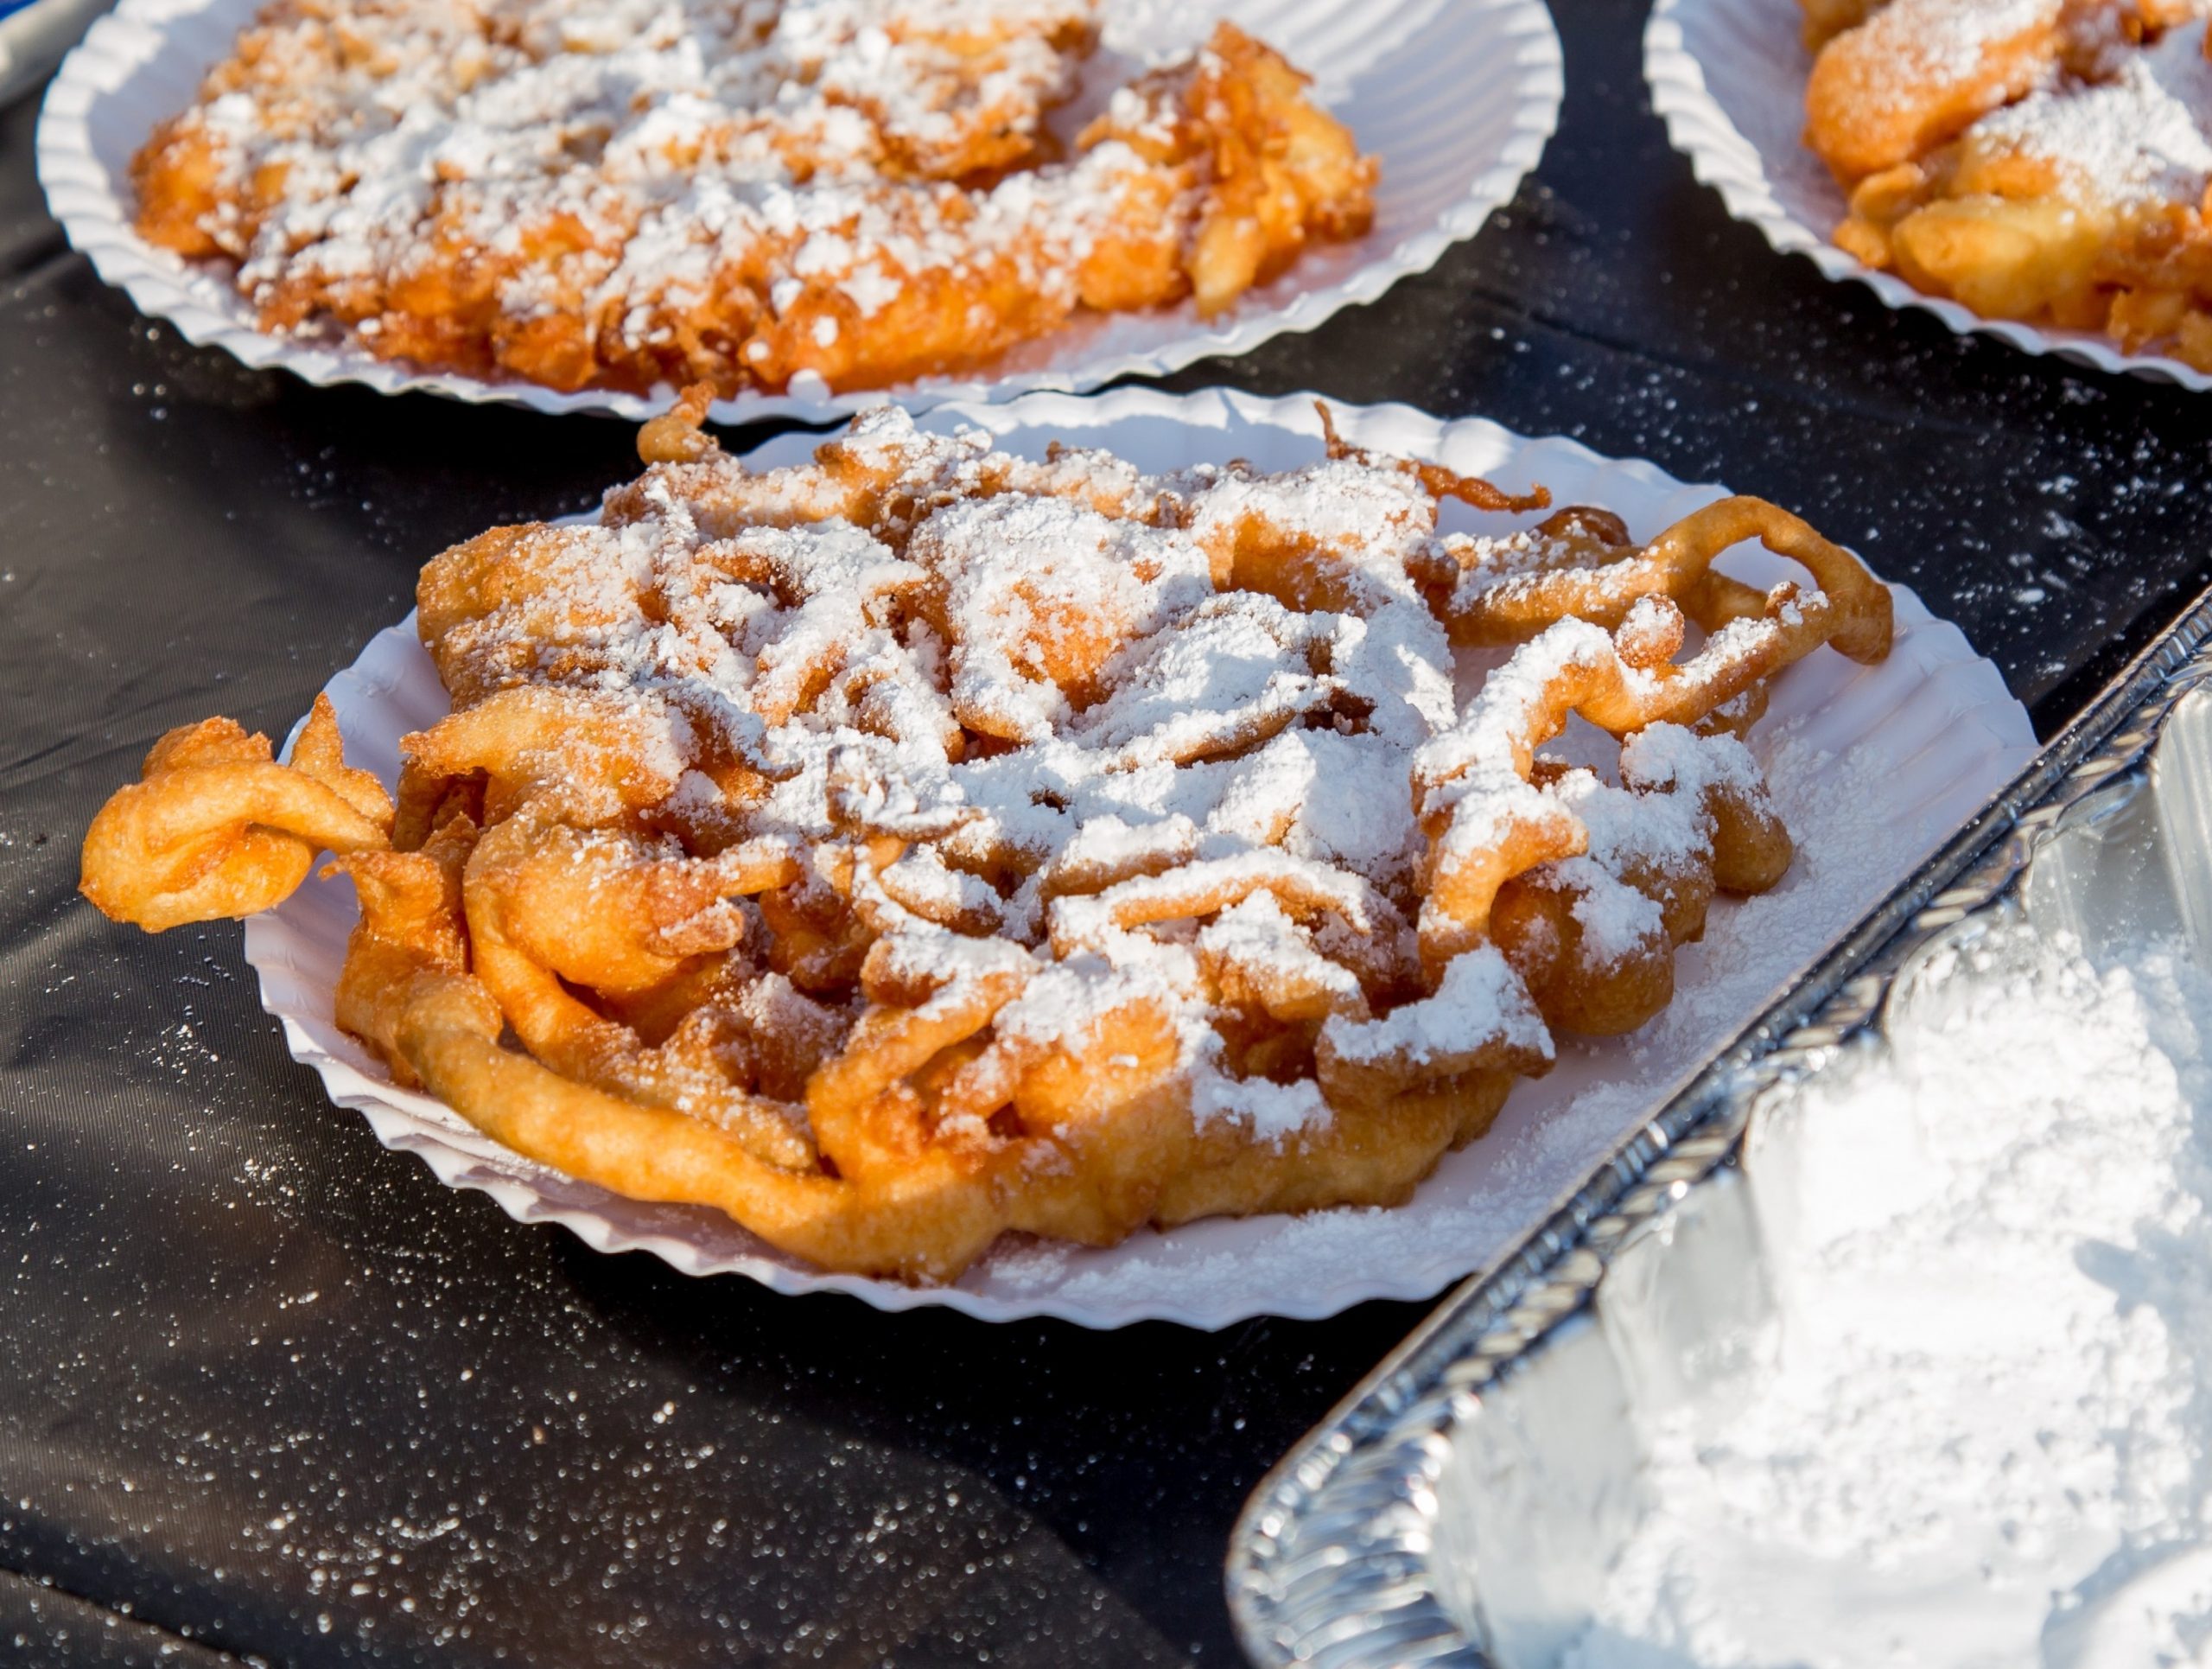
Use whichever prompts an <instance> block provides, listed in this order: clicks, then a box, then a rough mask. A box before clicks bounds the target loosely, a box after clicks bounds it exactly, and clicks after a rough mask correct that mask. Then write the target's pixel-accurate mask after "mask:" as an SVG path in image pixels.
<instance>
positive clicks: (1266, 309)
mask: <svg viewBox="0 0 2212 1669" xmlns="http://www.w3.org/2000/svg"><path fill="white" fill-rule="evenodd" d="M261 3H262V0H123V3H122V4H121V5H119V6H118V8H117V9H116V10H115V11H114V12H113V13H112V14H111V16H107V17H105V18H103V19H102V20H101V21H100V22H99V23H98V24H97V25H96V26H95V27H94V28H93V29H92V32H91V34H89V35H87V36H86V38H85V41H84V43H83V44H82V45H81V46H79V48H77V49H76V51H74V52H73V53H72V54H70V56H69V59H68V61H67V62H66V63H65V64H63V66H62V67H61V73H60V75H59V76H57V77H56V78H55V80H54V86H53V87H52V89H51V91H49V92H48V95H47V99H46V107H45V109H44V111H42V112H41V116H40V119H39V126H38V169H39V179H40V181H41V183H42V184H43V185H44V187H45V188H46V194H47V202H48V206H49V207H51V209H52V210H53V212H54V217H55V219H57V220H60V222H61V226H62V229H63V230H64V231H65V232H66V233H67V234H68V237H69V241H70V242H71V243H72V244H73V245H75V246H76V247H77V248H79V249H80V250H82V251H83V252H85V253H86V255H88V256H89V257H91V258H92V265H93V267H94V268H95V270H97V271H98V272H99V275H100V277H102V278H104V279H105V280H106V281H107V282H108V283H111V284H116V285H119V286H120V287H121V288H123V289H124V290H126V291H128V292H129V293H130V299H131V300H132V301H133V302H134V303H137V306H138V309H139V310H140V311H141V312H143V313H147V314H150V315H154V316H156V317H157V318H163V319H167V320H168V321H169V322H170V323H172V324H174V325H175V327H176V328H177V329H178V331H179V332H180V333H181V334H182V335H183V336H184V337H185V339H186V340H187V341H193V342H198V343H201V344H207V343H213V344H214V345H216V346H218V347H224V348H227V349H228V350H229V351H230V352H231V353H232V354H236V355H237V356H238V358H239V359H241V360H245V362H246V363H247V364H248V365H251V366H283V368H284V369H286V370H288V371H291V372H293V373H296V374H297V375H299V376H301V377H304V378H305V379H307V380H308V381H309V382H311V383H318V384H331V383H341V382H351V383H365V384H367V385H369V386H370V387H372V388H375V389H378V390H379V391H380V392H384V393H387V394H394V393H398V392H403V391H404V390H408V389H428V390H430V391H432V392H436V393H440V394H447V395H450V396H452V397H453V398H455V399H461V400H468V401H472V402H479V403H480V402H485V401H504V402H511V403H513V404H517V405H527V406H531V407H532V408H534V409H535V410H537V411H556V412H559V411H594V412H601V413H611V414H613V415H616V416H620V417H648V416H650V415H652V413H654V412H656V411H664V410H665V409H666V408H667V406H668V405H669V403H670V398H671V395H670V393H669V392H667V391H663V392H658V393H656V394H655V395H653V396H652V397H644V396H639V395H634V394H621V393H611V392H605V391H600V390H592V391H587V392H581V393H575V394H563V393H556V392H554V391H553V390H551V389H548V388H540V387H537V386H536V385H532V384H529V383H524V382H514V381H503V382H486V381H483V380H480V379H476V378H472V377H459V376H448V375H443V374H436V373H418V372H415V371H411V370H409V369H408V368H406V367H404V366H397V365H392V364H390V363H387V362H385V361H384V360H378V359H376V358H374V357H373V356H372V355H370V354H365V353H362V352H360V351H359V350H358V349H356V348H353V347H349V346H347V345H346V344H344V343H342V342H341V343H333V344H327V345H316V344H314V343H308V342H302V341H288V340H285V339H283V338H280V337H276V336H269V335H264V334H262V333H261V332H260V331H259V330H257V328H255V325H254V320H253V315H252V313H251V309H249V308H248V307H247V306H246V304H245V302H244V301H243V300H241V299H240V297H239V296H238V293H237V291H236V290H234V289H233V288H232V285H231V283H230V282H229V280H228V278H227V277H226V276H223V275H220V274H217V273H212V272H208V271H201V270H199V269H196V268H194V267H192V266H190V265H188V264H186V263H185V262H183V261H181V260H179V259H178V258H176V257H175V256H174V255H172V254H170V253H169V252H167V251H165V250H160V249H156V248H155V247H154V246H153V245H150V244H148V243H147V242H146V241H145V240H144V239H141V238H140V237H139V236H138V235H137V233H136V232H135V231H134V230H133V229H132V226H131V215H132V205H133V201H134V199H133V195H132V192H131V189H130V158H131V156H132V154H133V153H134V152H135V151H137V149H138V148H139V147H140V146H141V145H142V144H143V143H145V140H146V138H147V136H148V135H149V133H150V132H151V131H152V129H153V125H154V124H155V122H156V120H158V119H159V118H162V117H164V116H167V115H168V114H170V113H172V112H174V111H179V110H181V109H183V108H184V107H185V106H186V105H188V104H189V103H190V102H191V100H192V97H193V94H194V92H195V91H196V89H197V88H198V86H199V84H200V77H201V76H202V75H203V74H204V73H205V72H206V71H207V68H208V67H210V66H211V65H213V63H215V62H216V61H219V59H221V58H222V57H224V56H225V55H226V54H228V52H229V51H230V48H231V43H232V37H233V36H234V35H236V34H237V33H238V29H239V28H240V27H241V26H242V25H243V24H245V22H248V21H249V20H250V19H251V17H252V16H254V14H255V13H256V12H257V10H259V9H260V6H261ZM1108 12H1109V20H1110V21H1109V24H1108V27H1107V30H1106V41H1107V45H1108V46H1109V48H1119V49H1122V50H1126V51H1128V52H1131V53H1133V54H1139V55H1142V54H1143V53H1144V52H1145V50H1146V49H1147V48H1152V49H1155V50H1156V49H1158V48H1161V47H1164V46H1168V45H1173V44H1179V43H1185V42H1189V41H1195V40H1198V39H1200V38H1203V36H1204V35H1205V32H1206V31H1207V30H1209V29H1211V25H1212V22H1213V20H1214V18H1216V17H1217V16H1230V17H1232V18H1234V19H1236V21H1237V22H1240V23H1242V24H1243V25H1244V26H1245V27H1246V28H1248V29H1250V30H1252V31H1253V32H1254V33H1255V34H1256V35H1259V36H1260V37H1261V38H1262V39H1263V40H1266V41H1269V42H1270V43H1271V44H1273V45H1274V46H1276V47H1277V48H1281V50H1282V51H1283V52H1284V53H1286V54H1287V55H1288V56H1289V57H1290V59H1291V60H1292V61H1294V63H1297V64H1300V65H1301V66H1303V67H1306V69H1308V70H1309V71H1312V72H1313V73H1314V74H1315V75H1316V77H1317V78H1318V79H1317V91H1318V92H1319V96H1321V97H1322V98H1323V99H1325V101H1326V102H1327V103H1328V105H1330V107H1331V108H1332V110H1333V111H1335V112H1336V113H1337V114H1338V116H1339V117H1341V118H1343V119H1344V120H1345V121H1346V122H1348V123H1349V124H1351V128H1352V131H1354V132H1355V133H1356V134H1357V136H1358V137H1359V142H1360V144H1361V146H1362V147H1363V149H1365V150H1368V151H1370V152H1371V153H1373V154H1374V155H1376V156H1379V157H1380V158H1381V159H1382V163H1383V175H1382V179H1381V182H1379V184H1378V186H1377V188H1376V198H1375V211H1376V213H1375V226H1374V228H1373V230H1372V231H1370V233H1368V235H1367V236H1366V237H1364V238H1363V239H1359V240H1358V241H1357V243H1352V244H1346V245H1332V246H1329V247H1326V248H1321V249H1316V250H1314V251H1313V252H1310V253H1309V254H1307V256H1306V258H1303V259H1302V260H1300V263H1299V264H1298V265H1297V266H1296V267H1295V268H1294V269H1293V270H1292V271H1290V272H1288V273H1287V274H1285V275H1284V276H1283V277H1281V278H1280V279H1278V280H1277V281H1276V282H1275V283H1272V284H1269V285H1268V286H1266V287H1265V288H1263V289H1260V290H1255V291H1253V292H1252V293H1250V294H1249V295H1248V296H1245V297H1244V298H1243V300H1242V301H1241V302H1240V303H1238V304H1237V305H1236V307H1235V308H1233V309H1230V311H1229V312H1228V313H1227V314H1226V315H1224V316H1222V317H1220V318H1217V319H1215V320H1212V321H1201V320H1200V319H1199V317H1198V314H1197V312H1196V310H1195V309H1193V308H1192V307H1191V306H1190V305H1189V304H1188V303H1185V305H1184V306H1182V307H1179V308H1173V309H1163V310H1160V311H1158V312H1154V313H1146V314H1116V315H1109V316H1104V317H1096V318H1090V319H1086V320H1084V321H1082V322H1078V323H1077V324H1076V325H1074V326H1071V327H1070V328H1068V329H1066V330H1064V331H1061V332H1059V333H1058V334H1054V335H1052V336H1051V337H1048V338H1046V339H1044V340H1042V341H1038V342H1033V343H1030V344H1027V346H1025V347H1021V348H1018V349H1016V350H1014V352H1013V353H1011V354H1007V355H1006V356H1005V357H1004V359H1003V360H1001V364H1000V366H999V368H998V370H997V373H996V374H995V375H989V376H987V377H982V378H980V379H973V380H957V379H950V378H932V379H925V380H924V381H921V382H918V383H912V384H908V385H903V386H900V387H898V388H895V389H890V390H884V391H879V392H874V393H853V394H847V395H833V394H831V393H829V392H828V390H827V389H826V388H822V387H819V386H817V389H816V390H815V392H813V393H812V394H804V393H802V394H799V395H791V394H782V395H769V394H743V395H740V396H739V397H738V398H735V399H729V400H722V401H720V402H718V403H717V404H716V405H715V407H714V410H713V412H712V415H713V417H714V418H715V421H717V422H719V423H728V424H736V423H748V422H751V421H753V420H754V419H756V418H760V417H778V416H791V417H802V418H814V419H820V418H826V417H834V416H836V415H838V414H840V413H843V412H851V411H858V410H860V409H861V407H862V406H864V405H872V404H874V403H875V402H876V401H878V400H880V399H881V398H883V397H884V395H885V394H886V393H889V394H892V395H894V396H896V398H899V401H900V402H901V403H902V404H904V405H908V406H911V407H914V408H916V409H919V408H920V407H922V406H925V405H935V404H938V403H939V402H942V401H945V400H953V399H965V400H1001V399H1007V398H1012V397H1013V396H1014V395H1016V394H1020V393H1021V392H1025V391H1027V390H1031V389H1046V388H1054V389H1084V388H1096V387H1097V386H1098V385H1101V384H1103V383H1106V382H1110V381H1112V380H1113V379H1115V378H1117V377H1123V376H1129V375H1132V374H1135V375H1152V376H1157V375H1164V374H1165V373H1168V372H1171V371H1174V370H1177V369H1179V368H1180V367H1181V366H1186V365H1188V364H1190V363H1191V362H1192V360H1198V359H1201V358H1204V357H1205V356H1206V355H1208V354H1243V353H1248V352H1249V351H1250V350H1251V349H1253V348H1255V347H1258V346H1259V345H1260V344H1261V343H1262V342H1263V341H1268V339H1269V338H1270V337H1273V336H1277V335H1280V334H1282V333H1284V332H1286V331H1293V330H1311V329H1313V328H1314V327H1315V326H1316V325H1318V324H1319V323H1320V322H1322V321H1323V320H1325V319H1326V318H1328V317H1329V316H1330V315H1332V314H1334V313H1335V312H1337V311H1338V309H1341V308H1344V307H1348V306H1350V305H1351V304H1352V303H1355V302H1371V301H1373V300H1374V299H1375V298H1376V296H1380V295H1381V294H1382V293H1383V291H1384V290H1387V289H1389V287H1390V286H1391V285H1392V284H1393V283H1396V282H1397V281H1398V280H1399V279H1400V278H1402V277H1406V276H1407V275H1408V273H1414V272H1423V271H1427V270H1428V268H1430V267H1431V266H1433V265H1434V264H1436V261H1437V259H1438V258H1439V257H1440V256H1441V255H1442V254H1443V252H1445V250H1446V249H1447V248H1448V247H1450V246H1451V245H1452V244H1453V243H1455V242H1458V241H1459V240H1460V239H1465V238H1471V237H1472V236H1474V234H1475V233H1477V232H1478V231H1479V230H1480V229H1481V227H1482V224H1483V222H1484V220H1487V219H1488V218H1489V217H1490V213H1491V210H1492V209H1494V208H1496V207H1497V206H1498V205H1500V204H1501V203H1503V202H1505V201H1508V200H1509V199H1510V198H1511V196H1512V195H1513V194H1514V192H1515V191H1516V189H1517V188H1519V186H1520V183H1521V179H1522V175H1525V174H1527V173H1528V171H1529V169H1532V168H1534V167H1535V165H1536V159H1537V157H1538V156H1541V154H1542V151H1543V148H1544V142H1545V141H1546V140H1547V139H1548V138H1549V137H1551V133H1552V130H1553V128H1554V125H1555V124H1557V121H1558V117H1559V103H1560V93H1561V91H1562V88H1563V86H1564V83H1563V81H1562V80H1561V74H1560V44H1559V36H1558V34H1557V32H1556V31H1555V30H1554V29H1553V28H1552V22H1551V15H1550V13H1549V12H1548V11H1547V10H1545V8H1544V5H1543V3H1542V0H1182V3H1173V0H1113V3H1110V4H1109V8H1108Z"/></svg>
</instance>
